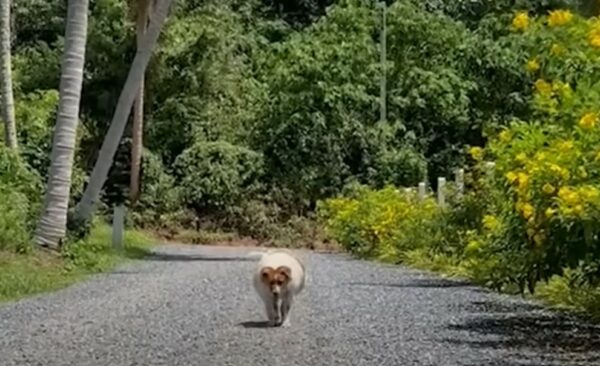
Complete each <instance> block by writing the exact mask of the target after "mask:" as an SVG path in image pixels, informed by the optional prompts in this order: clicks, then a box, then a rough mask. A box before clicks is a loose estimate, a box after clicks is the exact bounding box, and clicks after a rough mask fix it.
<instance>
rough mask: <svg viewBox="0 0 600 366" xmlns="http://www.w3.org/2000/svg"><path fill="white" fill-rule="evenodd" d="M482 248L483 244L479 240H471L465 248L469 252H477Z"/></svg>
mask: <svg viewBox="0 0 600 366" xmlns="http://www.w3.org/2000/svg"><path fill="white" fill-rule="evenodd" d="M479 248H481V244H480V243H479V242H478V241H477V240H470V241H469V244H467V247H466V248H465V249H466V251H467V252H475V251H477V250H479Z"/></svg>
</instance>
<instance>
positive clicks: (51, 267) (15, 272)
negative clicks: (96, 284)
mask: <svg viewBox="0 0 600 366" xmlns="http://www.w3.org/2000/svg"><path fill="white" fill-rule="evenodd" d="M151 243H152V238H151V237H150V236H149V235H146V234H144V233H141V232H137V231H127V232H126V233H125V240H124V248H123V250H122V251H116V250H114V249H112V248H111V228H110V227H109V226H108V225H106V224H98V225H95V227H94V228H93V229H92V232H91V233H90V235H89V237H88V238H86V239H85V241H80V242H77V243H70V244H68V245H67V246H66V247H65V248H64V250H63V253H61V254H58V253H48V252H45V251H39V250H33V251H31V252H30V253H27V254H15V253H13V252H8V251H0V302H3V301H8V300H16V299H19V298H23V297H26V296H31V295H35V294H39V293H43V292H48V291H54V290H58V289H61V288H64V287H66V286H69V285H71V284H73V283H75V282H77V281H79V280H82V279H84V278H85V277H86V276H87V275H90V274H93V273H99V272H105V271H108V270H110V269H112V268H114V267H115V266H116V265H117V264H119V263H121V262H123V261H124V260H127V259H136V258H142V257H143V256H145V255H146V254H148V251H149V248H150V244H151Z"/></svg>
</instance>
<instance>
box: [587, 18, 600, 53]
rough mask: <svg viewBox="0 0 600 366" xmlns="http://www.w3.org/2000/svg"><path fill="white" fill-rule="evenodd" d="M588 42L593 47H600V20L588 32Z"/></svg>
mask: <svg viewBox="0 0 600 366" xmlns="http://www.w3.org/2000/svg"><path fill="white" fill-rule="evenodd" d="M588 42H589V43H590V45H591V46H592V47H598V48H600V22H596V24H595V25H594V26H593V27H592V30H590V32H589V33H588Z"/></svg>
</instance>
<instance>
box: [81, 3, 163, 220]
mask: <svg viewBox="0 0 600 366" xmlns="http://www.w3.org/2000/svg"><path fill="white" fill-rule="evenodd" d="M172 2H173V0H160V1H158V5H157V7H156V10H155V11H154V12H153V13H152V15H151V17H150V24H149V26H148V30H147V31H146V35H145V36H144V40H143V42H142V46H141V47H140V48H138V50H137V52H136V54H135V58H134V59H133V63H132V64H131V68H130V69H129V74H128V75H127V80H126V81H125V85H124V86H123V90H121V95H120V96H119V101H118V102H117V107H116V109H115V113H114V115H113V118H112V121H111V123H110V127H109V129H108V132H107V133H106V136H105V138H104V141H103V142H102V147H101V148H100V153H99V155H98V160H96V164H95V165H94V169H93V170H92V174H91V176H90V179H89V183H88V185H87V187H86V188H85V191H84V192H83V196H82V198H81V201H80V202H79V204H78V205H77V207H76V209H75V215H74V218H75V220H76V221H83V222H88V221H89V220H90V219H91V217H92V215H93V213H94V210H95V208H96V202H97V200H98V198H99V197H100V191H101V190H102V187H103V186H104V182H106V178H107V176H108V172H109V170H110V167H111V165H112V163H113V160H114V157H115V153H116V151H117V148H118V146H119V142H120V140H121V137H122V136H123V131H124V130H125V126H126V125H127V117H129V113H130V111H131V107H132V105H133V101H134V100H135V97H136V96H137V94H138V91H139V87H140V82H141V80H142V78H143V76H144V73H145V72H146V67H147V66H148V62H149V61H150V57H151V56H152V51H153V50H154V47H155V46H156V42H157V41H158V36H159V35H160V30H161V28H162V26H163V24H164V22H165V19H166V18H167V15H168V13H169V8H170V5H171V3H172Z"/></svg>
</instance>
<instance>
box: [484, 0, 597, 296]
mask: <svg viewBox="0 0 600 366" xmlns="http://www.w3.org/2000/svg"><path fill="white" fill-rule="evenodd" d="M513 28H515V27H514V21H513ZM515 37H520V38H521V39H524V40H525V41H526V43H527V44H528V47H527V52H528V53H529V58H528V59H529V61H528V62H527V64H526V65H525V69H526V70H527V71H529V72H534V71H535V73H536V75H538V76H537V77H535V78H534V79H533V80H532V89H533V99H532V108H533V112H534V113H533V118H532V120H530V121H514V122H513V123H511V124H510V125H508V126H506V127H505V128H504V129H503V130H502V131H499V132H498V133H497V135H496V136H495V137H493V138H492V139H491V141H489V143H488V145H487V146H486V148H485V152H482V153H481V155H485V156H486V157H489V158H491V159H493V160H494V161H495V163H496V165H495V176H496V177H497V179H496V180H495V184H494V185H493V186H492V187H490V188H489V191H488V192H487V194H488V195H490V196H492V197H495V198H496V199H495V201H494V202H493V204H491V205H490V206H489V208H488V215H489V216H486V219H485V223H484V232H485V230H487V231H488V232H489V231H490V230H491V228H492V227H496V226H498V225H496V224H493V223H494V220H492V219H490V218H491V217H494V218H496V217H500V218H502V225H500V226H501V227H503V228H504V229H502V230H496V231H495V232H496V234H494V235H488V236H487V237H488V239H487V240H488V241H490V243H492V244H490V243H488V245H492V246H493V247H494V250H495V251H496V253H497V254H496V255H498V253H504V254H502V256H505V257H510V256H512V255H514V253H520V255H521V258H526V259H527V260H526V262H522V263H521V264H520V266H522V268H521V269H520V270H519V273H524V275H523V276H522V277H521V278H513V279H512V281H514V282H515V283H516V284H518V285H519V286H520V287H523V286H525V284H527V285H528V286H529V288H530V289H533V288H534V287H535V286H534V284H533V282H535V280H539V279H547V278H549V277H551V276H553V275H556V274H560V273H561V272H562V270H563V268H565V267H574V266H576V265H578V263H580V261H582V260H585V261H590V260H591V261H600V251H598V248H600V241H599V240H598V236H599V235H600V225H599V224H600V159H599V158H600V126H599V123H598V122H599V121H600V120H599V113H600V84H598V83H597V80H600V68H599V67H598V66H599V65H600V64H599V61H600V48H599V47H600V21H599V20H598V19H596V18H592V19H583V18H580V17H579V16H576V15H574V14H572V13H571V12H569V11H566V10H555V11H552V12H550V13H549V14H548V15H547V16H544V17H540V18H539V19H529V23H528V26H527V27H526V28H522V29H521V32H519V33H518V34H515ZM532 60H535V64H532ZM537 66H539V67H537ZM495 268H496V269H497V266H496V267H495ZM511 276H512V277H514V275H511ZM511 276H509V277H511ZM533 279H535V280H533Z"/></svg>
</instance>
